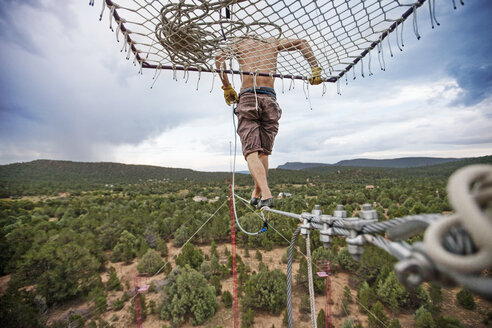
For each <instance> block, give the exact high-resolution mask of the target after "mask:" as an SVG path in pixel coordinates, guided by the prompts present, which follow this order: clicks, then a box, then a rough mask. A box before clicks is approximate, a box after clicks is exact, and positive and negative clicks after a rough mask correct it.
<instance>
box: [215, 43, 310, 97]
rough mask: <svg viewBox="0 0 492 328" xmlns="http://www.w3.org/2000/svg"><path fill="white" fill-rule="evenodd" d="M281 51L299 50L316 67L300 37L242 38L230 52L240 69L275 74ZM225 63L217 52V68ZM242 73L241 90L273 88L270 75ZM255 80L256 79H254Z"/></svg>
mask: <svg viewBox="0 0 492 328" xmlns="http://www.w3.org/2000/svg"><path fill="white" fill-rule="evenodd" d="M281 51H300V52H301V53H302V55H303V56H304V58H306V60H307V61H308V63H309V65H310V66H311V67H312V68H313V67H317V62H316V58H315V57H314V53H313V51H312V49H311V47H310V46H309V44H308V43H307V41H306V40H300V39H295V40H291V39H280V40H277V39H275V38H267V39H258V38H254V37H252V38H244V39H238V41H237V42H235V43H234V44H233V46H232V54H233V56H234V57H235V58H236V60H237V61H238V63H239V66H240V71H242V72H250V73H253V74H254V73H267V74H275V73H276V71H277V57H278V53H279V52H281ZM224 63H225V55H223V54H222V55H221V54H219V55H218V56H217V58H216V65H217V68H218V69H220V68H221V67H222V65H223V64H224ZM253 74H251V75H249V74H243V75H242V85H241V90H243V89H246V88H249V87H254V86H256V87H269V88H273V86H274V83H275V79H274V78H273V77H270V76H259V75H256V77H255V75H253ZM255 80H256V81H255ZM222 82H223V84H224V85H228V84H229V80H228V79H227V76H225V78H224V79H223V81H222Z"/></svg>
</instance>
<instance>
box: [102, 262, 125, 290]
mask: <svg viewBox="0 0 492 328" xmlns="http://www.w3.org/2000/svg"><path fill="white" fill-rule="evenodd" d="M106 289H107V290H123V286H121V282H120V280H119V279H118V276H117V275H116V270H115V269H114V268H113V267H110V268H109V279H108V282H107V283H106Z"/></svg>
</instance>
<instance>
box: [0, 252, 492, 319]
mask: <svg viewBox="0 0 492 328" xmlns="http://www.w3.org/2000/svg"><path fill="white" fill-rule="evenodd" d="M225 247H227V249H228V250H229V251H230V250H231V245H230V244H222V245H217V250H218V252H219V255H220V260H221V261H222V262H223V261H225V260H226V256H225V254H224V249H225ZM200 248H201V249H202V250H203V252H204V254H210V246H209V245H208V246H200ZM168 249H169V256H168V260H169V262H171V264H172V266H173V267H174V265H175V263H174V259H173V257H174V255H177V254H178V253H179V250H180V249H179V248H177V247H174V246H173V245H172V243H171V242H170V243H168ZM237 253H238V254H239V255H240V256H241V258H242V259H243V262H244V263H245V264H246V265H248V266H250V268H251V270H255V271H258V266H259V261H258V260H257V259H256V257H255V253H256V250H251V249H250V251H249V253H250V257H246V256H245V252H244V249H239V248H238V249H237ZM261 253H262V262H263V263H265V264H266V265H267V266H268V267H269V269H270V270H273V269H277V268H278V269H280V270H282V271H283V272H284V273H285V272H286V269H287V265H286V264H284V263H282V261H281V259H282V255H283V254H284V253H285V248H275V249H273V250H271V251H261ZM164 260H165V261H166V259H164ZM137 265H138V262H137V259H136V260H134V261H133V262H132V263H131V264H125V263H123V262H118V263H109V264H108V267H109V266H112V267H114V268H115V270H116V274H117V275H118V278H119V279H120V281H121V284H122V286H123V288H124V291H128V292H129V293H131V295H133V293H132V291H133V289H134V277H135V276H136V275H137V273H138V271H137ZM298 269H299V262H294V267H293V272H294V276H295V275H296V273H297V271H298ZM349 277H350V275H349V274H348V273H344V272H340V273H336V274H335V275H333V276H332V300H333V304H332V306H331V308H332V313H333V319H332V320H333V323H334V326H335V327H341V325H342V323H343V321H344V320H345V319H346V318H348V317H350V318H352V319H353V320H354V321H355V322H361V323H362V324H363V325H364V326H367V316H366V315H364V314H361V313H360V312H359V309H358V305H357V301H356V296H357V291H356V290H352V289H351V294H352V296H353V302H352V303H351V304H350V305H349V312H350V315H349V316H343V315H342V309H341V304H342V299H343V288H344V286H349ZM108 278H109V275H108V274H107V273H104V274H102V275H101V279H102V280H103V282H106V281H107V280H108ZM9 279H10V277H9V276H4V277H0V293H2V292H3V291H4V290H5V288H6V285H7V283H8V281H9ZM163 279H165V275H164V274H162V273H161V274H159V275H157V276H155V277H153V278H152V281H159V280H163ZM221 283H222V291H226V290H227V291H229V292H231V293H232V287H233V286H232V278H229V279H226V280H222V281H221ZM124 291H113V292H110V293H109V295H108V298H107V303H108V306H109V307H108V311H106V312H105V313H104V314H103V315H102V318H103V319H104V320H106V321H107V322H109V323H110V324H112V325H114V326H115V327H133V326H136V325H135V324H134V323H133V322H132V318H131V314H130V307H131V302H130V301H128V302H126V303H125V306H124V307H123V309H121V310H119V311H113V310H112V307H111V305H112V303H113V302H114V300H116V299H117V298H120V297H121V296H122V294H123V293H124ZM442 291H443V305H442V312H441V314H442V315H451V316H454V317H457V318H459V319H460V320H461V321H462V322H464V323H465V324H466V325H468V326H470V327H484V328H485V327H486V326H485V325H484V324H483V323H482V319H483V315H479V313H487V312H488V311H491V310H492V303H491V302H487V301H484V300H481V299H478V298H477V297H475V301H476V303H477V308H476V309H475V310H473V311H469V310H465V309H463V308H461V307H459V306H458V305H457V303H456V293H457V292H458V291H459V288H455V289H451V290H445V289H442ZM302 294H308V291H307V290H303V289H300V288H298V287H294V289H293V318H294V322H295V326H296V327H298V328H309V327H311V320H310V318H309V317H306V316H304V317H303V316H302V315H301V314H300V312H299V307H300V300H301V295H302ZM145 297H146V300H147V302H149V301H150V300H153V301H154V302H155V303H156V305H157V306H159V303H160V300H159V293H156V292H154V293H147V294H146V295H145ZM218 303H219V309H218V312H217V313H216V315H215V316H214V317H213V318H211V319H210V320H209V321H208V322H207V323H205V324H204V325H201V326H194V327H198V328H215V327H217V326H222V327H223V328H226V327H232V326H233V311H232V308H225V307H224V305H223V304H222V303H221V302H220V296H219V297H218ZM147 304H148V303H147ZM324 307H325V297H324V296H317V297H316V312H319V310H320V309H322V308H324ZM93 310H94V305H93V304H91V303H90V302H89V303H88V302H83V301H78V302H69V303H66V304H63V305H62V306H60V307H59V308H57V309H55V310H52V311H51V313H50V314H49V320H48V323H52V322H54V321H55V320H63V319H65V318H67V317H68V315H69V314H70V313H74V312H75V313H81V314H89V315H90V314H91V313H92V312H93ZM149 313H150V311H149ZM386 313H387V315H388V317H389V318H393V317H394V315H392V313H391V311H390V310H389V309H386ZM283 315H284V311H283V312H282V314H281V315H279V316H273V315H271V314H269V313H257V315H256V317H255V319H254V322H255V323H254V327H257V328H271V327H272V326H275V327H276V328H281V327H283V326H282V320H283ZM397 318H398V319H399V320H400V323H401V325H402V327H405V328H406V327H414V320H413V314H398V315H397ZM164 324H166V325H168V326H170V324H169V322H166V321H163V320H160V319H159V317H158V315H157V314H154V315H153V314H149V315H148V316H147V319H146V320H145V322H144V323H143V327H144V328H162V327H163V325H164ZM182 327H183V328H192V327H193V326H192V325H191V323H186V324H184V325H183V326H182ZM489 327H490V326H489Z"/></svg>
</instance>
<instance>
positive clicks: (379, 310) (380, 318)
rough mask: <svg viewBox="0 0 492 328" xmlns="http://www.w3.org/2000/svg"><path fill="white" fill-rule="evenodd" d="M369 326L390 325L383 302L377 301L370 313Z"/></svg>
mask: <svg viewBox="0 0 492 328" xmlns="http://www.w3.org/2000/svg"><path fill="white" fill-rule="evenodd" d="M368 319H369V320H368V322H369V328H380V327H387V326H388V317H387V316H386V313H384V307H383V304H381V302H379V301H378V302H376V304H374V306H373V307H372V308H371V311H370V312H369V315H368Z"/></svg>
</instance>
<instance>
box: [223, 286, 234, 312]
mask: <svg viewBox="0 0 492 328" xmlns="http://www.w3.org/2000/svg"><path fill="white" fill-rule="evenodd" d="M222 303H224V306H225V307H226V308H230V307H231V306H232V294H231V292H229V291H228V290H226V291H225V292H224V293H223V294H222Z"/></svg>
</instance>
